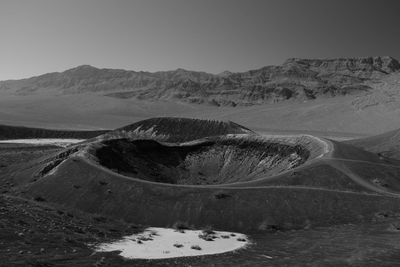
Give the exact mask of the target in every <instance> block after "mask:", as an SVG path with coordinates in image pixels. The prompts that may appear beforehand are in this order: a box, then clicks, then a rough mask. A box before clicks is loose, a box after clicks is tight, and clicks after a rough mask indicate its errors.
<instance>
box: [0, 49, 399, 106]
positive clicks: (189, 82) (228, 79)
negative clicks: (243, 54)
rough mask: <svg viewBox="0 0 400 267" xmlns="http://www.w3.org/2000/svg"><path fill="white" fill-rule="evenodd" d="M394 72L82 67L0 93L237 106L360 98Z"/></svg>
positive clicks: (342, 63) (321, 67)
mask: <svg viewBox="0 0 400 267" xmlns="http://www.w3.org/2000/svg"><path fill="white" fill-rule="evenodd" d="M399 70H400V63H399V62H398V61H397V60H396V59H394V58H391V57H366V58H339V59H296V58H294V59H289V60H287V61H286V62H285V63H284V64H282V65H280V66H266V67H263V68H260V69H256V70H250V71H247V72H241V73H231V72H228V71H226V72H223V73H220V74H218V75H214V74H209V73H205V72H195V71H187V70H184V69H177V70H173V71H162V72H154V73H150V72H143V71H140V72H136V71H126V70H118V69H98V68H95V67H92V66H88V65H84V66H79V67H77V68H74V69H70V70H67V71H64V72H61V73H48V74H45V75H42V76H38V77H32V78H29V79H23V80H13V81H3V82H0V92H1V93H7V92H8V93H9V94H23V95H26V94H36V93H40V92H47V93H49V92H53V93H54V92H55V93H59V94H77V93H86V92H92V93H99V94H103V95H107V96H110V97H116V98H136V99H144V100H152V101H155V100H174V101H183V102H190V103H198V104H211V105H217V106H219V105H230V106H236V105H254V104H263V103H275V102H280V101H285V100H292V99H293V100H300V101H304V100H310V99H316V98H320V97H334V96H337V95H347V94H359V93H363V92H366V91H369V90H371V87H369V86H368V83H366V82H367V81H369V80H372V79H373V80H376V79H378V80H379V79H381V78H382V77H384V76H385V75H387V74H390V73H393V72H398V71H399Z"/></svg>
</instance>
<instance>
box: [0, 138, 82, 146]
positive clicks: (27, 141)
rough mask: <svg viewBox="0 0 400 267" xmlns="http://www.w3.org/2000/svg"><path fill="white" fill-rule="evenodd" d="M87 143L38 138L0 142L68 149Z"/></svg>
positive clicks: (75, 140)
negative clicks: (77, 144) (70, 146)
mask: <svg viewBox="0 0 400 267" xmlns="http://www.w3.org/2000/svg"><path fill="white" fill-rule="evenodd" d="M82 141H85V139H61V138H38V139H9V140H0V143H5V144H30V145H54V146H60V147H67V146H69V145H71V144H76V143H79V142H82Z"/></svg>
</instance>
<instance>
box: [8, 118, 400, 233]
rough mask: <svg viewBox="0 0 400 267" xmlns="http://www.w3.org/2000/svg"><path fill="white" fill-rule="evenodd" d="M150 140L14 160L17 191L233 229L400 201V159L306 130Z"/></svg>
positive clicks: (371, 211)
mask: <svg viewBox="0 0 400 267" xmlns="http://www.w3.org/2000/svg"><path fill="white" fill-rule="evenodd" d="M166 120H168V119H166ZM158 122H159V123H160V125H162V123H163V120H162V119H159V120H158ZM192 123H193V124H200V125H203V124H204V125H207V122H203V121H199V120H198V121H192ZM144 124H145V123H144ZM165 133H166V132H163V134H165ZM212 135H213V134H212ZM144 139H147V140H143V138H140V136H135V137H134V138H132V137H131V138H123V139H121V138H119V137H117V138H116V139H113V138H109V139H107V140H103V139H96V140H92V141H91V142H89V143H85V144H79V145H75V146H72V147H69V148H67V149H65V150H63V151H61V152H57V153H53V154H52V155H50V156H48V157H44V158H40V159H37V160H35V161H31V162H28V163H24V164H21V165H19V166H15V167H14V168H12V169H10V170H9V172H10V173H11V177H13V181H14V183H15V184H16V186H15V187H14V188H13V193H14V194H18V195H20V196H23V197H25V198H40V199H43V200H45V201H48V202H51V203H59V204H62V205H65V206H68V207H73V208H77V209H79V210H83V211H86V212H90V213H95V214H102V215H104V216H110V217H114V218H121V219H124V220H126V221H129V222H134V223H140V224H146V225H152V226H163V227H165V226H172V225H173V224H175V223H176V222H179V221H181V222H186V223H187V224H188V225H192V226H194V227H204V226H207V225H211V226H213V227H216V228H221V229H226V230H258V231H263V230H269V229H296V228H303V227H309V226H310V225H311V226H316V225H332V224H338V223H349V222H364V221H370V220H372V219H373V218H374V217H375V216H376V214H377V213H382V212H383V213H388V212H389V213H390V212H397V211H398V210H399V209H400V201H399V198H398V197H399V193H400V181H399V179H398V177H399V176H400V164H399V162H398V161H395V160H389V159H387V160H384V159H381V158H379V157H378V156H377V155H375V154H373V153H369V152H366V151H363V150H361V149H358V148H355V147H353V146H350V145H345V144H341V143H338V142H333V141H329V140H327V139H321V138H316V137H313V136H305V135H296V136H256V135H254V134H231V135H229V134H228V135H223V136H219V137H215V136H214V137H213V136H211V137H206V138H203V139H199V140H194V141H190V142H177V141H176V140H175V142H174V144H171V143H168V142H165V141H164V142H163V141H160V140H157V136H152V138H151V139H150V140H149V136H146V135H145V136H144ZM210 151H212V153H210ZM257 151H258V152H257ZM241 162H246V164H245V165H243V166H241V165H240V163H241ZM178 177H181V178H179V179H177V178H178ZM115 207H118V209H116V208H115Z"/></svg>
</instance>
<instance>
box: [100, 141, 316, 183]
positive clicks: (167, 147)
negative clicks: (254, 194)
mask: <svg viewBox="0 0 400 267" xmlns="http://www.w3.org/2000/svg"><path fill="white" fill-rule="evenodd" d="M308 141H309V142H306V141H305V138H304V137H302V138H295V137H293V138H292V139H291V142H292V143H290V142H288V140H278V139H271V138H262V137H259V136H258V137H256V136H251V135H238V136H235V135H232V136H224V137H214V138H206V139H201V140H197V141H192V142H186V143H178V144H176V143H165V142H159V141H155V140H131V139H111V140H106V141H103V142H101V144H100V145H98V146H97V148H96V149H95V150H94V152H93V153H92V154H94V155H95V157H96V158H97V161H98V162H99V164H100V165H102V166H104V167H106V168H109V169H111V170H113V171H114V172H117V173H120V174H122V175H125V176H130V177H133V178H138V179H142V180H147V181H151V182H158V183H169V184H186V185H213V184H230V183H237V182H248V181H252V180H256V179H260V178H263V177H269V176H274V175H277V174H279V173H282V172H284V171H287V170H290V169H293V168H296V167H298V166H300V165H302V164H304V163H305V162H306V161H307V160H309V159H311V158H313V157H315V156H316V155H317V154H320V151H315V147H314V150H313V149H311V147H310V140H308ZM318 148H319V149H317V150H320V147H318ZM316 152H317V153H316Z"/></svg>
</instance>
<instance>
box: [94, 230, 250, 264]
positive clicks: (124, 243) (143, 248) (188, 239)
mask: <svg viewBox="0 0 400 267" xmlns="http://www.w3.org/2000/svg"><path fill="white" fill-rule="evenodd" d="M201 234H202V231H201V230H184V231H178V230H175V229H172V228H159V227H150V228H147V229H146V230H145V231H144V232H143V233H139V234H134V235H130V236H125V237H124V238H122V239H121V240H118V241H115V242H111V243H103V244H100V245H98V246H97V247H96V251H98V252H108V251H118V250H119V251H121V253H120V255H121V256H122V257H125V258H129V259H165V258H175V257H188V256H200V255H211V254H220V253H225V252H229V251H233V250H237V249H240V248H244V247H246V246H247V245H248V244H249V241H248V238H247V236H246V235H244V234H240V233H232V232H221V231H214V234H212V236H214V237H215V238H213V240H212V241H206V240H204V239H202V238H200V237H199V235H201Z"/></svg>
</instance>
